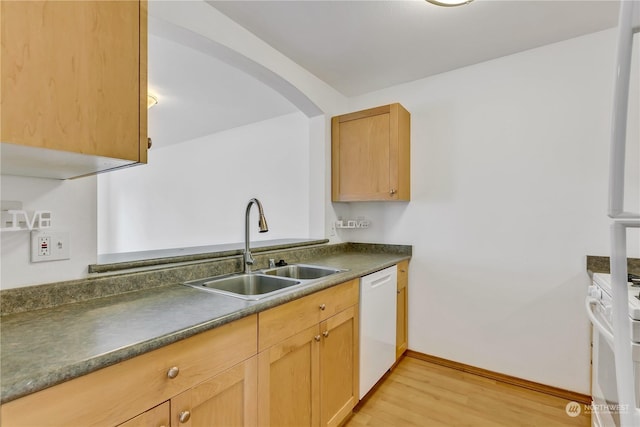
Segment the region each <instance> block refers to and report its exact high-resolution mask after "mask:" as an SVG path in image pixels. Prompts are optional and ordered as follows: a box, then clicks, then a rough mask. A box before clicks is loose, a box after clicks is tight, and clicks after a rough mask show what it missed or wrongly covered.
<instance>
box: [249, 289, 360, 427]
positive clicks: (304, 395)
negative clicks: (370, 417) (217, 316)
mask: <svg viewBox="0 0 640 427" xmlns="http://www.w3.org/2000/svg"><path fill="white" fill-rule="evenodd" d="M358 296H359V281H358V280H357V279H356V280H352V281H350V282H346V283H344V284H341V285H337V286H335V287H333V288H329V289H326V290H324V291H320V292H317V293H315V294H312V295H309V296H307V297H304V298H301V299H299V300H296V301H292V302H290V303H287V304H284V305H282V306H279V307H275V308H273V309H270V310H267V311H265V312H263V313H260V314H259V315H258V324H259V326H258V329H259V348H260V349H261V350H262V351H261V352H260V354H259V355H258V358H259V368H258V384H259V386H258V424H259V425H261V426H272V427H276V426H277V427H279V426H298V427H303V426H314V427H317V426H320V425H322V426H337V425H339V424H340V422H342V421H343V420H344V418H345V417H346V416H347V415H348V414H349V413H350V412H351V410H352V409H353V407H354V406H355V404H356V403H357V401H358V397H357V396H358V390H357V387H358V372H359V371H358V356H359V354H358V347H359V340H358Z"/></svg>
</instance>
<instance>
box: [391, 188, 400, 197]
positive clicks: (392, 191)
mask: <svg viewBox="0 0 640 427" xmlns="http://www.w3.org/2000/svg"><path fill="white" fill-rule="evenodd" d="M397 192H398V190H396V189H395V188H392V189H391V190H390V191H389V194H391V195H392V196H393V195H394V194H396V193H397Z"/></svg>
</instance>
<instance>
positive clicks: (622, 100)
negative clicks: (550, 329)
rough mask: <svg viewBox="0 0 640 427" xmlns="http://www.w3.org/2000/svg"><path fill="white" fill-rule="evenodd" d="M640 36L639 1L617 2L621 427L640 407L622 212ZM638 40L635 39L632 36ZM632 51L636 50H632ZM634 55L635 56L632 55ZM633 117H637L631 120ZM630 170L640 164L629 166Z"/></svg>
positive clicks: (616, 276) (612, 198)
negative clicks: (633, 64)
mask: <svg viewBox="0 0 640 427" xmlns="http://www.w3.org/2000/svg"><path fill="white" fill-rule="evenodd" d="M638 32H640V1H639V0H626V1H622V2H621V3H620V14H619V21H618V41H617V57H616V70H615V86H614V101H613V115H612V132H611V147H610V161H609V212H608V214H609V217H610V218H611V226H610V228H611V254H610V255H611V257H610V258H611V286H612V313H613V325H612V326H613V335H614V342H613V344H614V356H615V371H616V382H617V392H618V403H619V404H620V408H622V410H621V411H620V414H619V415H620V417H619V422H620V425H621V426H622V427H638V426H640V409H639V408H638V404H637V402H638V400H637V397H638V396H636V386H635V384H634V382H635V381H634V377H635V376H634V372H633V369H634V368H633V357H632V352H631V351H632V346H631V339H630V337H631V324H630V321H629V308H628V304H629V292H628V288H627V286H628V285H627V234H628V232H629V229H632V228H639V227H640V212H629V211H625V209H624V208H625V192H624V187H625V185H624V184H625V163H631V162H629V161H628V159H625V157H626V156H625V154H626V151H627V150H626V148H627V142H628V141H627V135H626V133H627V120H628V102H629V94H630V89H629V88H630V75H631V61H632V53H633V51H634V34H635V33H638ZM636 42H637V36H636ZM636 52H640V49H637V46H636ZM636 54H637V53H636ZM634 119H637V118H634ZM631 164H632V166H634V167H640V165H637V164H633V163H631Z"/></svg>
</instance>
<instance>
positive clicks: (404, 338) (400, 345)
mask: <svg viewBox="0 0 640 427" xmlns="http://www.w3.org/2000/svg"><path fill="white" fill-rule="evenodd" d="M408 285H409V261H401V262H399V263H398V298H397V307H396V360H398V359H399V358H400V356H402V355H403V354H404V352H405V351H407V344H408V332H409V326H408V319H407V313H408V310H407V308H408V299H407V296H408V294H407V291H408Z"/></svg>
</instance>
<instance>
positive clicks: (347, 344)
mask: <svg viewBox="0 0 640 427" xmlns="http://www.w3.org/2000/svg"><path fill="white" fill-rule="evenodd" d="M358 325H359V323H358V306H357V305H354V306H352V307H350V308H348V309H347V310H344V311H343V312H341V313H339V314H336V315H335V316H333V317H330V318H329V319H327V320H325V321H324V322H322V323H321V324H320V331H321V335H322V341H321V342H320V414H321V416H320V425H322V426H331V427H333V426H338V425H340V423H341V422H342V421H343V420H344V419H345V418H346V417H347V416H349V414H350V413H351V410H352V409H353V407H354V406H356V404H357V403H358V385H359V383H360V382H359V369H358V361H359V360H360V354H359V351H358V350H359V348H360V340H359V335H358V331H359V327H358Z"/></svg>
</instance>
